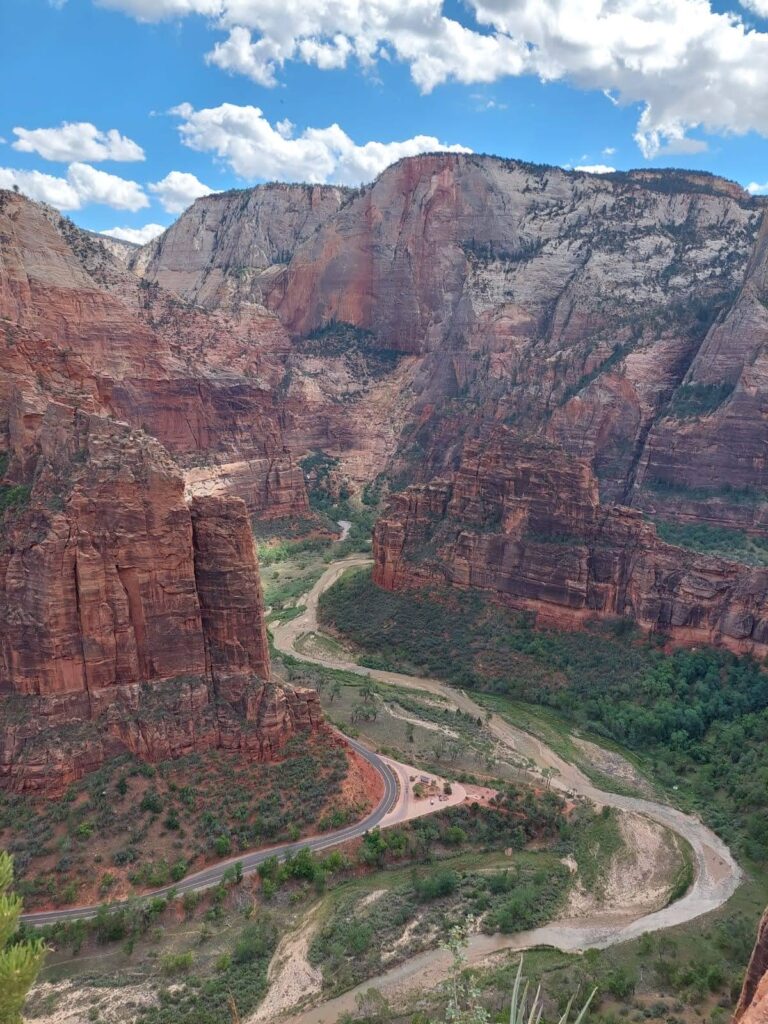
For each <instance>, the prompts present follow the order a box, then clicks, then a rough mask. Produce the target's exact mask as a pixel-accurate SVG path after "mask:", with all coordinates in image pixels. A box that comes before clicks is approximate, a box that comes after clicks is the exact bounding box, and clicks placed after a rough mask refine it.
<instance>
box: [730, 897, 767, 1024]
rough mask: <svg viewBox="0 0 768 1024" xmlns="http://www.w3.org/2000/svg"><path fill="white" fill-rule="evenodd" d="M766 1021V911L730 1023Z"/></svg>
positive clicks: (758, 1022)
mask: <svg viewBox="0 0 768 1024" xmlns="http://www.w3.org/2000/svg"><path fill="white" fill-rule="evenodd" d="M766 1022H768V911H766V912H765V914H764V915H763V919H762V921H761V922H760V927H759V929H758V932H757V942H756V943H755V948H754V950H753V951H752V959H751V960H750V962H749V967H748V968H747V973H746V976H745V978H744V986H743V988H742V990H741V997H740V998H739V1003H738V1006H737V1007H736V1012H735V1013H734V1015H733V1021H732V1024H766Z"/></svg>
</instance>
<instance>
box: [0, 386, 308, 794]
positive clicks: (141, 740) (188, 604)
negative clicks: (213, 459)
mask: <svg viewBox="0 0 768 1024" xmlns="http://www.w3.org/2000/svg"><path fill="white" fill-rule="evenodd" d="M37 443H38V449H39V455H38V458H37V462H36V465H35V468H34V473H33V476H32V481H33V482H32V484H31V485H30V487H29V490H28V491H27V489H26V488H24V487H23V485H17V487H16V489H15V490H14V489H13V486H12V485H10V484H6V485H4V486H3V488H2V493H4V494H5V493H13V494H19V497H18V500H17V501H15V502H13V503H9V507H8V508H7V510H6V511H5V514H4V519H3V541H4V542H3V549H2V552H0V609H2V612H0V651H1V652H2V659H1V660H0V785H2V786H6V787H11V788H14V789H32V788H36V789H45V790H46V791H48V792H56V791H59V790H60V789H61V788H62V787H63V786H65V785H66V784H67V782H69V781H71V780H72V779H73V778H76V777H78V776H79V775H81V774H83V773H84V772H86V771H90V770H92V769H93V768H95V767H97V766H98V765H99V764H101V763H102V762H103V761H104V760H105V759H107V758H108V757H112V756H114V755H115V754H117V753H119V752H123V751H130V752H132V753H134V754H136V755H138V756H140V757H143V758H147V759H150V760H162V759H164V758H169V757H175V756H179V755H180V754H184V753H189V752H191V751H205V750H208V749H211V748H212V747H223V748H226V749H237V750H241V751H242V753H243V755H244V756H246V757H251V758H254V759H269V758H273V757H276V756H278V755H279V752H280V750H281V748H282V747H283V746H284V744H285V742H286V741H287V739H289V738H290V737H291V736H293V735H295V733H296V732H297V731H300V730H305V729H310V730H315V729H317V728H319V727H320V725H321V721H322V716H321V713H320V708H319V704H318V701H317V695H316V694H315V693H314V692H312V691H304V690H293V689H291V688H286V687H279V686H276V685H275V684H273V683H271V682H270V681H269V678H270V665H269V648H268V644H267V639H266V632H265V625H264V611H263V603H262V598H261V589H260V584H259V574H258V564H257V560H256V555H255V549H254V542H253V537H252V533H251V529H250V524H249V520H248V516H247V512H246V507H245V505H244V503H243V502H242V501H241V500H240V499H238V498H234V497H208V498H197V499H194V500H192V501H191V502H190V504H189V505H187V503H186V502H185V499H184V480H183V476H182V473H181V471H180V469H179V468H178V466H177V465H176V464H175V463H174V461H173V460H172V459H171V458H170V457H169V456H168V454H167V453H166V451H165V450H164V449H163V447H162V446H161V445H160V444H159V442H157V441H156V440H155V439H154V438H152V437H150V436H148V435H147V434H146V433H145V432H143V431H140V430H136V429H134V428H131V427H130V426H128V425H127V424H121V423H117V422H115V421H114V420H112V419H109V418H107V417H102V416H97V415H95V414H93V413H85V412H80V411H77V410H75V409H73V408H72V407H71V406H66V405H64V404H62V403H56V402H50V403H49V404H48V406H47V408H46V410H45V412H44V413H43V415H42V419H41V424H40V428H39V431H38V438H37ZM15 468H18V463H11V464H10V469H9V472H11V473H13V471H14V469H15ZM7 489H10V490H7Z"/></svg>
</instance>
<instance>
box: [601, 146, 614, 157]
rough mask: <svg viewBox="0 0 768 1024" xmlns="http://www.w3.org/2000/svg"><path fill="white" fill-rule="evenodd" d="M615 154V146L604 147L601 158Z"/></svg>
mask: <svg viewBox="0 0 768 1024" xmlns="http://www.w3.org/2000/svg"><path fill="white" fill-rule="evenodd" d="M615 152H616V147H615V146H606V147H605V149H604V150H603V156H613V154H614V153H615Z"/></svg>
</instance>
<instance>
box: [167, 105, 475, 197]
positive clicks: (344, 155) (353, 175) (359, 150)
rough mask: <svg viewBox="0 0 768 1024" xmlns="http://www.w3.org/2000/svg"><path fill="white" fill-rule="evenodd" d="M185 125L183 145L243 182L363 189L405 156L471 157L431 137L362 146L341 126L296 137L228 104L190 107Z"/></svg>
mask: <svg viewBox="0 0 768 1024" xmlns="http://www.w3.org/2000/svg"><path fill="white" fill-rule="evenodd" d="M172 113H175V114H177V115H178V116H180V117H181V118H183V121H182V123H181V125H180V126H179V132H180V134H181V138H182V141H183V142H184V144H185V145H187V146H189V147H190V148H191V149H195V150H199V151H201V152H210V153H215V154H216V155H217V156H218V157H219V158H221V159H222V160H224V161H226V163H228V164H229V166H230V167H231V168H232V170H234V171H235V173H236V174H238V175H239V176H240V177H241V178H246V179H249V180H253V179H257V178H267V179H272V180H277V181H310V182H327V181H333V182H337V183H340V184H346V185H359V184H360V183H361V182H366V181H370V180H371V179H372V178H375V177H376V175H377V174H379V172H380V171H383V170H384V168H385V167H387V166H389V164H391V163H394V162H395V161H396V160H399V159H401V158H402V157H405V156H416V154H418V153H429V152H434V151H435V150H446V151H448V152H451V153H469V152H471V150H469V149H467V148H466V147H465V146H459V145H451V146H446V145H443V143H441V142H440V141H439V139H436V138H434V136H431V135H416V136H414V137H413V138H411V139H404V140H403V141H402V142H366V143H364V144H363V145H362V146H358V145H357V144H356V143H354V142H353V141H352V139H351V138H350V137H349V136H348V135H347V133H346V132H345V131H344V130H343V129H342V128H340V127H339V125H338V124H332V125H331V126H330V127H328V128H306V129H305V130H304V131H303V132H302V133H301V134H300V135H298V136H296V137H294V126H293V125H292V124H291V123H290V121H281V122H279V123H278V125H277V126H275V127H273V126H272V125H271V124H270V123H269V121H267V119H266V118H265V117H264V115H263V114H262V112H261V110H260V109H259V108H258V107H251V106H243V107H241V106H236V105H235V104H233V103H222V104H221V106H219V107H210V108H208V109H203V110H194V109H193V108H192V107H191V106H190V105H189V104H188V103H182V104H181V105H180V106H179V107H176V108H174V110H173V111H172Z"/></svg>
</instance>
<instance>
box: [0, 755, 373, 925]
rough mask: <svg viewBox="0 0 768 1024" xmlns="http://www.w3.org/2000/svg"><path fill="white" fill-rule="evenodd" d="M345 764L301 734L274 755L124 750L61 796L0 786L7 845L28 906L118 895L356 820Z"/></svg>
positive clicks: (2, 839)
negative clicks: (153, 760) (148, 755)
mask: <svg viewBox="0 0 768 1024" xmlns="http://www.w3.org/2000/svg"><path fill="white" fill-rule="evenodd" d="M347 774H348V762H347V759H346V756H345V754H344V752H343V751H342V750H341V749H340V748H339V747H338V746H337V745H336V744H335V743H333V742H330V741H329V740H328V739H327V738H325V737H315V738H312V739H311V740H308V739H307V737H304V736H301V737H297V738H296V739H295V740H293V741H292V742H291V743H290V744H288V747H287V749H286V759H285V760H284V761H280V762H278V763H275V764H251V763H247V762H245V761H244V760H243V758H242V757H241V756H240V755H238V754H228V753H224V752H222V751H211V752H210V753H208V754H206V755H205V756H202V755H199V754H194V755H190V756H188V757H184V758H179V759H178V760H176V761H169V762H163V763H162V764H160V765H158V766H157V767H155V766H152V765H147V764H144V763H140V762H137V761H134V760H132V759H130V758H128V757H122V758H119V759H116V760H115V761H112V762H110V763H109V764H107V765H105V766H104V767H103V768H102V769H100V770H99V771H98V772H95V773H93V774H92V775H89V776H87V777H86V778H84V779H82V780H81V781H80V782H78V783H75V784H74V785H73V786H72V787H71V788H70V789H69V790H68V791H67V793H66V794H65V796H64V798H63V799H62V800H60V801H49V800H42V799H37V800H36V799H34V798H32V797H30V796H17V795H11V794H3V795H0V846H2V847H5V848H7V849H8V850H9V851H10V852H11V853H13V855H14V858H15V867H16V877H17V879H18V884H17V888H18V889H19V891H20V892H21V893H22V895H23V896H24V899H25V901H26V904H27V906H28V907H29V908H30V909H33V908H34V907H35V906H41V905H49V904H51V903H52V904H54V905H55V906H65V905H67V904H70V903H81V902H99V900H107V899H114V898H115V897H116V896H118V895H121V896H122V895H128V894H130V893H131V892H137V891H141V890H143V889H147V888H159V887H160V886H163V885H167V884H169V883H172V882H177V881H179V880H180V879H181V878H183V877H184V875H185V874H187V872H188V871H190V870H193V869H194V870H197V869H198V868H199V867H201V866H202V865H203V864H205V863H207V862H209V861H212V860H216V859H221V858H223V857H229V856H232V855H234V854H237V853H238V851H240V850H246V849H250V848H253V847H257V846H263V845H266V844H269V843H273V842H279V841H282V840H286V839H297V838H299V837H300V836H301V835H303V834H306V833H307V832H310V831H316V830H317V829H318V828H319V829H321V830H322V829H323V828H331V827H340V826H341V825H343V824H345V823H346V822H347V821H349V820H354V819H355V818H357V817H359V815H360V814H361V813H362V811H363V808H362V807H357V806H355V805H354V804H353V803H352V802H351V801H350V799H349V797H347V796H345V795H344V794H343V793H342V786H343V783H344V780H345V779H346V777H347Z"/></svg>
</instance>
